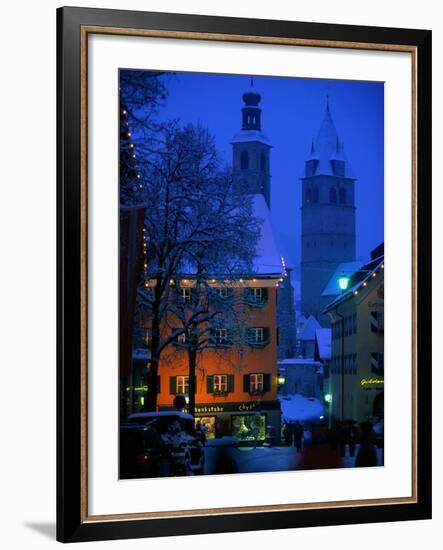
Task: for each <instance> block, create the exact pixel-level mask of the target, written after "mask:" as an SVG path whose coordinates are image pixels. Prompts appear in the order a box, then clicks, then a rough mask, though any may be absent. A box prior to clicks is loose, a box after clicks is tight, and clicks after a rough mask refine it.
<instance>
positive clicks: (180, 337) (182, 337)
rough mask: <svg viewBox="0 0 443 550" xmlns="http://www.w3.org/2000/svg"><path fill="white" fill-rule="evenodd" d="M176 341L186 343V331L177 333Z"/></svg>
mask: <svg viewBox="0 0 443 550" xmlns="http://www.w3.org/2000/svg"><path fill="white" fill-rule="evenodd" d="M177 342H178V343H179V344H186V333H185V332H183V333H182V334H179V335H178V336H177Z"/></svg>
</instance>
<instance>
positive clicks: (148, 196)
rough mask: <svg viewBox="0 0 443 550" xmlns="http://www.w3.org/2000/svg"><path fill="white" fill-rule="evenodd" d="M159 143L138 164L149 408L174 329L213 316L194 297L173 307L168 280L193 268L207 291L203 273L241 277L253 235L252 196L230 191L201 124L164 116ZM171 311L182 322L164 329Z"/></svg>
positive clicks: (198, 326) (191, 328) (192, 329)
mask: <svg viewBox="0 0 443 550" xmlns="http://www.w3.org/2000/svg"><path fill="white" fill-rule="evenodd" d="M159 143H162V147H160V148H159V149H157V150H156V151H155V152H152V153H151V155H150V156H149V158H146V159H145V160H146V162H145V164H144V169H145V172H144V174H143V177H144V179H145V181H149V185H147V186H146V192H145V204H146V213H147V214H146V220H145V241H146V245H145V250H146V256H145V264H144V277H143V283H142V285H141V287H140V290H139V293H138V297H139V305H140V306H141V307H142V308H144V310H145V311H147V312H148V317H149V319H150V328H151V331H150V334H151V337H150V342H149V348H150V349H149V352H150V368H149V374H148V394H147V400H146V406H147V408H148V409H149V410H155V409H156V405H157V392H156V380H157V375H158V369H159V361H160V357H161V354H162V352H163V350H164V349H165V348H166V347H167V346H169V345H170V344H171V343H173V342H175V341H176V338H177V337H178V336H179V335H180V334H184V333H187V334H189V337H192V338H194V337H195V335H196V334H197V333H198V332H199V331H201V330H205V331H207V329H203V325H204V324H205V323H206V324H208V323H209V321H210V320H211V319H215V317H216V316H217V315H216V313H215V312H214V311H209V309H208V307H206V306H205V307H203V308H202V304H201V303H200V304H199V305H197V303H195V305H196V307H195V309H194V310H193V311H190V309H189V308H188V307H187V308H186V310H185V309H183V311H182V312H180V311H179V309H177V302H174V300H171V296H172V295H173V292H172V291H173V290H174V288H177V286H176V285H175V286H174V282H175V281H178V280H180V277H182V275H183V274H184V273H195V274H197V275H198V291H199V294H201V295H202V296H203V290H204V291H205V293H206V294H208V293H207V290H208V286H207V280H208V279H209V278H213V277H218V276H220V275H221V276H223V277H226V275H229V274H230V273H233V272H235V273H236V276H237V277H239V276H240V277H241V274H242V273H246V272H249V271H250V266H251V264H252V258H253V251H254V250H255V243H256V241H257V238H258V234H259V229H258V228H259V221H258V220H256V219H255V218H254V217H253V215H252V205H251V200H250V199H249V198H248V197H245V196H244V195H242V196H236V195H235V194H234V193H233V190H232V178H231V176H230V173H229V171H228V170H226V169H225V170H221V169H220V160H219V158H218V156H217V152H216V149H215V144H214V138H213V137H212V136H211V135H210V133H209V132H208V131H207V130H206V129H205V128H203V127H202V126H201V125H197V126H194V125H187V126H185V127H184V128H181V127H180V126H179V124H178V123H177V122H170V123H168V124H166V125H165V126H164V127H163V129H162V137H161V140H159ZM207 297H209V294H208V296H207ZM187 305H189V304H187ZM171 312H175V313H176V314H180V313H183V315H181V317H180V318H181V320H182V321H183V322H182V323H181V326H179V327H177V328H176V329H175V330H173V331H172V332H168V331H166V333H165V331H164V330H163V326H164V324H165V322H166V321H167V318H168V313H171ZM200 336H201V335H200ZM199 346H201V339H200V337H199V339H198V346H197V347H199ZM190 351H192V353H193V352H194V351H195V350H194V349H192V350H190ZM193 364H194V365H195V362H194V363H193Z"/></svg>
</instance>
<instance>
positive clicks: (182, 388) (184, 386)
mask: <svg viewBox="0 0 443 550" xmlns="http://www.w3.org/2000/svg"><path fill="white" fill-rule="evenodd" d="M176 389H177V393H178V394H184V395H186V394H188V393H189V375H188V374H180V375H178V376H177V378H176Z"/></svg>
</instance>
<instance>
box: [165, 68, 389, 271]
mask: <svg viewBox="0 0 443 550" xmlns="http://www.w3.org/2000/svg"><path fill="white" fill-rule="evenodd" d="M161 78H162V79H163V80H164V82H165V85H166V87H167V89H168V92H169V96H168V98H167V99H166V101H165V104H164V106H163V107H161V109H160V111H159V115H158V116H159V118H162V119H169V118H180V119H181V121H182V122H183V123H184V124H185V123H188V122H193V123H196V122H198V121H200V122H201V123H203V124H204V125H205V126H207V127H208V128H209V130H210V131H211V133H213V134H214V135H215V137H216V143H217V148H218V150H219V152H220V154H221V155H222V157H223V158H224V159H225V160H226V161H227V162H229V163H231V160H232V150H231V145H230V141H231V139H232V137H233V135H234V133H236V132H237V131H239V130H240V128H241V111H240V109H241V107H242V106H243V101H242V94H243V92H244V91H245V90H246V89H247V88H249V82H250V77H249V76H238V75H220V74H203V73H201V74H200V73H174V74H165V75H164V76H162V77H161ZM254 88H255V89H256V90H257V91H258V92H259V93H260V94H261V96H262V100H261V103H260V107H261V108H262V131H263V133H264V134H265V135H267V136H268V138H269V139H270V143H271V144H272V150H271V176H272V179H271V186H272V196H271V214H272V220H273V225H274V232H275V237H276V240H277V244H278V245H279V248H280V250H281V253H282V254H283V255H284V256H285V257H286V259H287V261H288V263H290V264H292V265H293V266H294V267H295V277H296V278H298V272H299V263H300V202H301V191H300V190H301V183H300V179H299V178H300V176H301V174H302V170H303V166H304V161H305V160H306V158H307V156H308V154H309V151H310V146H311V140H312V137H314V136H316V135H317V132H318V130H319V127H320V124H321V122H322V120H323V116H324V114H325V107H326V96H327V95H328V96H329V104H330V110H331V115H332V118H333V120H334V124H335V127H336V129H337V132H338V135H339V138H340V140H342V141H343V142H344V150H345V154H346V156H347V158H348V160H349V162H350V164H351V167H352V170H353V173H354V175H355V177H356V178H357V181H356V209H357V210H356V220H357V222H356V223H357V228H356V229H357V258H359V257H363V258H367V257H368V256H369V252H370V250H371V249H372V248H374V247H375V246H377V245H378V244H379V243H380V242H382V241H383V235H384V197H383V194H384V192H383V177H384V175H383V173H384V86H383V83H380V82H354V81H339V80H315V79H302V78H282V77H263V76H259V77H254Z"/></svg>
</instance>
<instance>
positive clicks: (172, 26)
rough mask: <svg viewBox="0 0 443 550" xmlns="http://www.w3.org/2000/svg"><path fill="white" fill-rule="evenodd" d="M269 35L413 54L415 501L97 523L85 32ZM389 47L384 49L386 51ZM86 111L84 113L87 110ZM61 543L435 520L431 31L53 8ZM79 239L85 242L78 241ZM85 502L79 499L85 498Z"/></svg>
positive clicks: (102, 520) (328, 45) (58, 496)
mask: <svg viewBox="0 0 443 550" xmlns="http://www.w3.org/2000/svg"><path fill="white" fill-rule="evenodd" d="M85 27H100V28H109V29H111V28H114V29H139V30H156V31H171V32H180V33H206V34H209V35H211V34H218V35H220V34H221V35H226V36H227V37H228V36H232V35H237V36H240V37H241V36H254V37H273V38H276V39H292V40H294V39H295V40H299V41H300V42H301V43H303V41H305V43H306V44H307V43H309V41H322V42H324V46H325V47H331V46H334V44H335V43H341V44H343V43H349V45H350V47H352V46H351V45H352V44H360V45H363V46H365V45H366V46H368V47H369V48H370V46H371V45H373V44H378V45H386V46H387V47H389V46H397V45H398V46H402V47H409V48H411V49H413V50H414V51H415V63H416V72H415V75H416V78H415V92H416V109H415V132H414V134H415V140H416V159H415V163H414V166H415V175H416V181H417V185H416V196H415V201H416V206H415V208H416V229H417V231H416V235H417V239H416V247H415V252H414V263H415V268H416V279H415V290H416V293H415V302H416V318H415V329H416V330H415V338H416V342H415V344H416V348H415V349H416V358H417V365H418V368H417V370H416V380H415V388H416V397H415V408H416V416H415V429H416V441H415V448H416V453H415V467H416V488H417V491H416V498H415V502H393V503H389V504H386V503H380V504H377V505H374V504H373V503H371V504H370V505H362V504H360V505H356V506H340V505H339V504H338V505H335V506H330V507H319V508H315V507H314V508H311V509H303V508H300V509H282V510H271V511H257V512H249V513H236V512H235V513H231V512H226V513H221V514H220V513H215V514H206V515H200V514H196V515H190V516H186V517H178V516H177V517H153V518H149V519H126V518H123V519H115V520H114V519H110V520H109V519H108V520H106V519H101V520H100V519H96V520H94V521H88V518H87V517H85V514H84V512H82V509H83V510H84V498H85V497H84V494H83V493H82V491H81V486H82V483H85V473H84V471H83V470H82V460H84V457H85V453H86V450H85V441H84V439H83V438H82V423H84V422H85V418H84V415H83V414H82V411H84V400H85V391H84V387H85V384H86V381H85V376H84V372H82V370H81V368H80V365H81V362H82V354H83V353H84V349H85V345H86V342H85V329H84V320H83V317H82V313H81V311H82V306H84V300H85V297H84V293H82V285H84V284H85V279H84V273H85V269H86V266H85V259H84V258H83V257H82V238H84V228H83V227H82V208H83V207H85V200H87V197H85V196H84V195H83V194H82V188H81V180H82V163H81V159H82V124H83V123H84V121H82V90H81V77H82V74H81V70H82V65H81V55H82V54H81V47H82V44H81V41H82V32H81V30H82V28H85ZM388 49H389V48H388ZM83 108H84V105H83ZM57 117H58V122H57V138H58V139H57V159H58V163H57V181H58V184H57V185H58V187H57V193H58V199H57V209H58V221H57V280H58V287H57V302H58V306H57V316H58V320H57V333H58V335H57V364H58V367H57V539H58V540H59V541H62V542H77V541H92V540H104V539H124V538H137V537H159V536H171V535H184V534H197V533H217V532H232V531H248V530H263V529H283V528H293V527H311V526H324V525H337V524H355V523H371V522H387V521H405V520H418V519H428V518H430V517H431V369H430V365H431V31H428V30H411V29H398V28H383V27H364V26H349V25H330V24H321V23H301V22H293V21H270V20H258V19H240V18H228V17H212V16H211V17H209V16H200V15H182V14H172V13H147V12H135V11H120V10H106V9H90V8H72V7H67V8H66V7H64V8H59V9H58V10H57ZM82 235H83V237H82ZM82 499H83V500H82ZM82 507H83V508H82Z"/></svg>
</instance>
